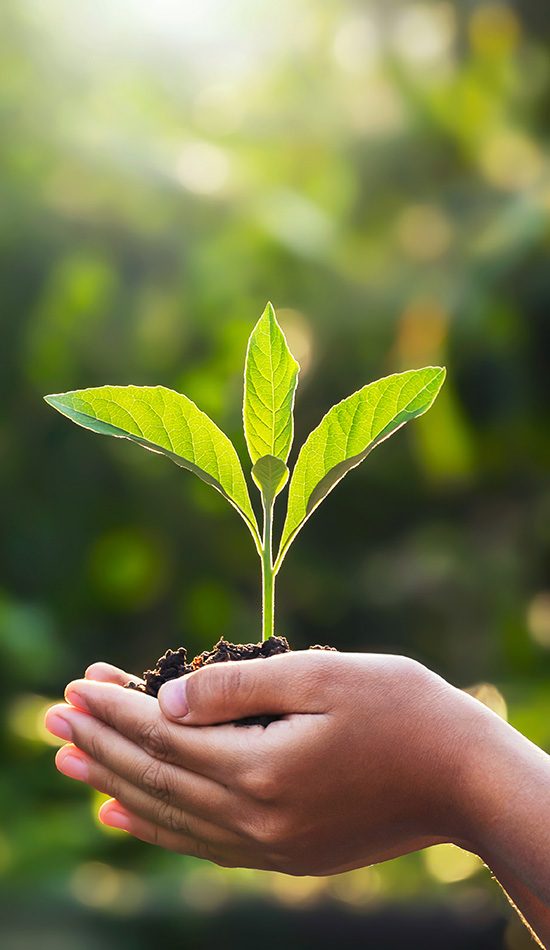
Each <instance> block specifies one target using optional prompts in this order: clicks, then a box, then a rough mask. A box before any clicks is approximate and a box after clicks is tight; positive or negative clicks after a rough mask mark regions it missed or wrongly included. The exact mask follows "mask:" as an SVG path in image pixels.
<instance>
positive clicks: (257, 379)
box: [243, 303, 300, 464]
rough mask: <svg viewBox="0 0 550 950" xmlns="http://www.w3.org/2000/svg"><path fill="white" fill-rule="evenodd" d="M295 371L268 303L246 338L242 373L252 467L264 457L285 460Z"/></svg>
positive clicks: (291, 424)
mask: <svg viewBox="0 0 550 950" xmlns="http://www.w3.org/2000/svg"><path fill="white" fill-rule="evenodd" d="M299 370H300V367H299V365H298V363H297V362H296V360H295V359H294V357H293V356H292V354H291V352H290V350H289V348H288V344H287V342H286V338H285V335H284V333H283V331H282V330H281V328H280V326H279V324H278V323H277V318H276V316H275V311H274V309H273V307H272V306H271V304H270V303H268V305H267V307H266V308H265V310H264V312H263V314H262V316H261V317H260V319H259V320H258V322H257V324H256V326H255V327H254V329H253V331H252V333H251V335H250V339H249V341H248V350H247V353H246V365H245V371H244V404H243V421H244V433H245V437H246V444H247V446H248V451H249V453H250V458H251V459H252V463H253V464H255V463H256V462H257V461H258V460H259V459H261V458H263V457H264V456H266V455H271V456H274V457H275V458H278V459H281V461H283V462H286V460H287V459H288V456H289V453H290V447H291V445H292V438H293V434H294V419H293V410H294V394H295V392H296V386H297V383H298V373H299Z"/></svg>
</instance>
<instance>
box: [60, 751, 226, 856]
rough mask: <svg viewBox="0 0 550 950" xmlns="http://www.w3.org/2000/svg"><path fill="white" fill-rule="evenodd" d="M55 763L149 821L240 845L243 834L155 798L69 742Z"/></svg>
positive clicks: (221, 843) (205, 838) (187, 834)
mask: <svg viewBox="0 0 550 950" xmlns="http://www.w3.org/2000/svg"><path fill="white" fill-rule="evenodd" d="M55 764H56V767H57V768H58V770H59V771H60V772H61V773H62V774H63V775H66V776H67V777H68V778H72V779H75V780H76V781H78V782H86V784H87V785H91V786H92V788H95V789H97V791H98V792H102V793H103V794H104V795H110V796H112V797H113V798H116V799H117V800H118V801H120V802H121V804H122V805H124V807H125V808H128V809H129V810H130V811H133V812H135V813H136V814H138V815H140V816H141V817H142V818H145V819H146V820H147V821H151V822H153V823H154V824H156V825H160V826H161V827H162V828H165V829H166V830H168V831H174V832H177V834H182V835H184V836H185V837H189V838H193V839H198V840H200V841H202V842H204V843H209V844H211V845H218V846H220V847H223V846H224V845H233V846H234V845H236V844H238V842H239V840H240V838H239V836H238V835H237V834H236V833H234V832H232V831H228V830H227V829H226V828H221V827H220V826H218V825H216V824H214V823H213V822H210V821H206V820H205V819H203V818H199V817H198V816H196V815H191V814H189V813H188V812H186V811H185V810H184V809H182V808H177V807H176V806H174V805H171V804H170V802H167V801H165V800H163V798H155V797H152V796H151V795H149V794H148V793H147V792H145V791H143V790H142V789H140V788H137V787H136V786H135V785H132V784H131V782H127V781H126V779H123V778H121V777H120V776H119V775H115V773H114V772H111V771H109V769H107V768H105V766H103V765H101V764H100V763H99V762H95V761H94V759H91V758H90V757H89V756H88V755H86V754H85V753H84V752H82V751H81V750H80V749H77V747H76V746H75V745H72V744H69V745H65V746H63V748H62V749H59V750H58V752H57V754H56V757H55Z"/></svg>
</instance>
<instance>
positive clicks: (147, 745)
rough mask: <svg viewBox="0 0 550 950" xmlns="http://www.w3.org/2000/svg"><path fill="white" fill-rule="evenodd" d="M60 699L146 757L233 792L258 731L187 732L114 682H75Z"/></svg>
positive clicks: (231, 728)
mask: <svg viewBox="0 0 550 950" xmlns="http://www.w3.org/2000/svg"><path fill="white" fill-rule="evenodd" d="M65 698H66V699H67V702H69V703H70V704H71V705H73V706H76V707H77V708H78V709H82V710H84V711H85V712H89V713H91V714H92V715H93V716H95V718H96V719H100V720H101V721H102V722H104V723H106V724H107V725H108V726H111V727H112V728H113V729H115V730H116V731H117V732H119V733H120V734H121V735H124V736H126V738H127V739H130V740H131V741H132V742H133V743H134V744H135V745H138V746H140V747H141V748H142V749H144V750H145V752H147V753H148V754H149V755H150V756H152V758H154V759H158V760H159V761H161V762H171V763H172V764H174V765H179V766H180V767H181V768H186V769H190V770H191V771H192V772H197V773H198V774H199V775H204V776H206V777H207V778H211V779H213V780H214V781H220V782H222V783H224V784H226V783H230V784H231V785H232V786H233V787H235V786H236V785H237V783H238V780H239V777H240V774H241V772H242V765H243V762H242V759H243V753H249V752H250V745H251V740H252V738H253V735H252V734H256V737H258V738H260V737H259V733H262V734H263V733H264V732H266V731H269V730H264V729H262V728H261V726H258V727H256V729H254V728H251V729H247V730H245V729H238V728H237V727H235V726H223V727H219V726H209V727H204V728H202V729H187V728H183V727H182V726H181V725H176V724H174V723H172V722H169V721H168V720H167V719H166V717H165V716H163V714H162V712H161V710H160V707H159V704H158V702H157V701H156V699H154V698H153V697H152V696H147V695H146V694H145V693H138V692H136V690H133V689H122V688H121V687H120V686H117V685H116V684H114V683H97V682H95V681H93V680H75V681H74V682H73V683H69V685H68V686H67V689H66V691H65Z"/></svg>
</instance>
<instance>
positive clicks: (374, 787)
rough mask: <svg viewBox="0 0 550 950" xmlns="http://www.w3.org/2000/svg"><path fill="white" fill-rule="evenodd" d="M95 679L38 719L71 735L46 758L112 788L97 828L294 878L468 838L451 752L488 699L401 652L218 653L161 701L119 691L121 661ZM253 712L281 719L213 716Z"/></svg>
mask: <svg viewBox="0 0 550 950" xmlns="http://www.w3.org/2000/svg"><path fill="white" fill-rule="evenodd" d="M92 675H93V676H95V677H97V678H99V679H104V680H106V679H110V680H111V682H95V681H93V680H91V679H86V680H81V681H76V682H74V683H72V684H70V685H69V686H68V688H67V691H66V698H67V700H68V703H70V705H66V706H56V707H53V709H52V710H50V713H49V714H48V718H47V725H48V728H50V730H51V731H52V732H54V734H56V735H61V738H71V739H72V740H73V742H74V745H72V746H66V747H64V748H63V749H61V750H60V751H59V752H58V754H57V764H58V768H59V769H60V770H61V771H62V772H64V773H65V774H68V775H70V776H71V777H73V778H80V779H81V780H84V781H86V782H88V783H89V784H90V785H93V786H94V787H95V788H97V789H99V790H100V791H103V792H106V793H107V794H109V795H112V796H113V799H114V800H113V801H112V802H108V803H106V805H104V806H103V808H102V810H101V819H102V820H103V821H104V822H105V823H107V824H113V825H115V826H118V827H120V826H124V827H125V828H126V830H128V831H130V832H131V833H132V834H134V835H136V836H137V837H139V838H141V839H143V840H145V841H150V842H153V843H155V844H159V845H161V846H162V847H165V848H169V849H172V850H176V851H180V852H185V853H188V854H194V855H199V856H201V857H207V858H209V859H211V860H213V861H216V862H217V863H219V864H222V865H226V866H246V867H256V868H271V869H276V870H282V871H286V872H287V873H291V874H330V873H335V872H337V871H342V870H346V869H350V868H354V867H360V866H364V865H366V864H370V863H373V862H377V861H382V860H385V859H387V858H390V857H394V856H396V855H399V854H403V853H404V852H406V851H411V850H416V849H418V848H421V847H425V846H427V845H429V844H433V843H436V842H439V841H449V840H451V841H456V842H460V843H463V844H467V840H466V839H467V838H468V822H467V816H466V814H465V810H464V785H465V782H466V777H465V774H464V768H463V765H464V762H465V758H464V755H463V752H464V746H465V743H467V742H468V737H469V736H471V735H472V732H475V730H476V729H477V728H478V722H479V719H480V718H481V717H482V716H483V715H485V712H486V711H485V710H484V707H482V706H481V705H480V704H479V703H477V702H476V701H475V700H472V699H471V697H468V696H466V695H465V694H463V693H461V692H459V691H458V690H456V689H454V688H453V687H452V686H450V685H449V684H448V683H446V682H445V681H444V680H442V679H440V678H439V677H438V676H436V675H435V674H433V673H431V672H430V671H429V670H427V669H425V668H424V667H422V666H421V665H420V664H418V663H415V662H414V661H412V660H408V659H406V658H404V657H394V656H377V655H359V654H343V653H328V652H327V653H322V652H307V653H299V652H296V653H291V654H286V655H283V656H277V657H273V658H271V659H269V661H265V660H247V661H245V662H241V663H231V664H218V665H213V666H211V667H207V668H205V669H203V670H199V671H197V672H196V673H194V674H192V675H191V676H189V677H186V678H185V679H182V680H178V681H173V682H172V683H168V684H166V685H165V686H164V687H163V688H162V689H161V691H160V695H159V701H160V706H159V703H157V702H156V700H154V699H152V698H151V697H148V696H144V695H143V694H140V693H136V692H133V691H131V690H123V689H121V685H120V684H122V683H123V682H126V681H127V680H128V678H129V677H128V676H127V674H124V673H122V671H117V670H114V669H113V668H108V667H106V666H97V665H96V666H94V667H92V668H90V670H89V671H88V676H90V677H91V676H92ZM184 686H185V687H186V704H187V706H188V707H189V710H190V711H189V712H188V714H187V715H186V716H185V719H184V724H181V723H175V722H172V721H170V719H169V718H168V717H169V716H173V715H174V714H175V715H176V716H177V715H178V713H179V714H180V715H181V714H182V712H185V710H184V709H182V708H181V702H182V699H183V695H182V689H183V687H184ZM178 702H179V703H180V708H179V709H178V708H177V704H178ZM259 712H264V713H265V712H269V713H277V714H281V715H283V716H284V718H283V719H281V720H280V721H277V722H274V723H272V724H271V725H269V726H268V727H267V728H266V729H264V728H262V727H261V726H252V727H246V728H245V727H238V726H235V725H232V724H226V725H211V723H219V722H222V721H226V722H227V721H228V720H231V719H234V718H239V717H242V716H246V715H252V714H255V713H259ZM54 717H58V718H56V719H54ZM60 720H61V721H62V723H63V724H64V726H61V727H60ZM69 731H70V735H69Z"/></svg>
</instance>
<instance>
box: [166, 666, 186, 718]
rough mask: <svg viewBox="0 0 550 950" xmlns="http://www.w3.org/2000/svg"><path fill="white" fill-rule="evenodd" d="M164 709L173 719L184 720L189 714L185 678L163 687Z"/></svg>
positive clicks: (170, 682)
mask: <svg viewBox="0 0 550 950" xmlns="http://www.w3.org/2000/svg"><path fill="white" fill-rule="evenodd" d="M162 708H163V711H164V712H166V713H167V714H168V715H169V716H171V717H172V718H173V719H183V718H184V716H186V715H187V713H188V712H189V706H188V704H187V688H186V682H185V677H183V676H182V677H180V678H179V679H177V680H169V681H168V682H167V683H165V684H164V686H163V687H162Z"/></svg>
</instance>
